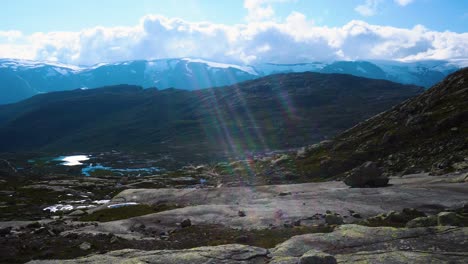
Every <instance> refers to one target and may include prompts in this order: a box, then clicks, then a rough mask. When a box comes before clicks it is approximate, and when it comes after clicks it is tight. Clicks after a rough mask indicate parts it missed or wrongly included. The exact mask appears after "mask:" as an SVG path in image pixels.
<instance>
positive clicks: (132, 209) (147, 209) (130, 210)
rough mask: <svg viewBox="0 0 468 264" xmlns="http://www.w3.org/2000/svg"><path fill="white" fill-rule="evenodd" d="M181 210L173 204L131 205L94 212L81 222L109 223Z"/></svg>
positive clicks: (81, 219)
mask: <svg viewBox="0 0 468 264" xmlns="http://www.w3.org/2000/svg"><path fill="white" fill-rule="evenodd" d="M176 208H179V207H178V206H177V205H172V204H159V205H156V206H150V205H146V204H137V205H129V206H123V207H117V208H107V209H103V210H99V211H96V212H93V213H92V214H89V215H85V216H83V217H81V218H80V221H98V222H109V221H115V220H121V219H127V218H132V217H135V216H141V215H147V214H153V213H158V212H162V211H167V210H172V209H176Z"/></svg>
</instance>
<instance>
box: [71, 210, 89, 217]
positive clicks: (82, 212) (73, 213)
mask: <svg viewBox="0 0 468 264" xmlns="http://www.w3.org/2000/svg"><path fill="white" fill-rule="evenodd" d="M85 214H86V212H85V211H83V210H75V211H73V212H71V213H69V214H68V215H69V216H82V215H85Z"/></svg>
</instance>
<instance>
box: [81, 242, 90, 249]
mask: <svg viewBox="0 0 468 264" xmlns="http://www.w3.org/2000/svg"><path fill="white" fill-rule="evenodd" d="M80 249H81V250H90V249H91V244H90V243H88V242H83V243H81V244H80Z"/></svg>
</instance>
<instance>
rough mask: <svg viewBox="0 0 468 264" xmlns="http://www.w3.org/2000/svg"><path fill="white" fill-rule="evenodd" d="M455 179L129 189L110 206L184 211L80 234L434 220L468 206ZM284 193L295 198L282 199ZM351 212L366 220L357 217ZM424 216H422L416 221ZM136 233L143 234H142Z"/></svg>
mask: <svg viewBox="0 0 468 264" xmlns="http://www.w3.org/2000/svg"><path fill="white" fill-rule="evenodd" d="M453 177H456V176H450V175H447V176H445V177H444V176H438V177H433V176H427V175H424V174H422V175H413V176H407V177H404V178H392V185H391V186H388V187H386V188H372V189H368V188H349V187H347V186H346V185H345V184H343V183H342V182H338V181H334V182H323V183H305V184H293V185H276V186H275V185H270V186H258V187H255V188H251V187H229V188H227V187H226V188H225V187H222V188H207V189H179V190H175V189H133V190H125V191H123V192H121V193H120V194H118V195H117V196H116V197H114V198H113V199H112V201H111V202H110V203H111V204H113V203H122V202H136V203H139V204H147V205H151V206H153V205H157V204H160V203H161V202H165V203H168V204H178V205H179V206H178V208H176V209H173V210H167V211H162V212H158V213H153V214H148V215H144V216H138V217H133V218H130V219H126V220H119V221H113V222H106V223H101V224H99V226H97V227H93V226H89V227H85V228H83V229H81V231H87V232H110V233H115V234H129V233H130V231H129V230H130V229H131V228H132V227H133V226H134V225H136V224H139V223H141V224H144V225H145V226H146V229H147V230H154V231H157V232H161V231H167V230H171V229H174V228H177V227H178V225H177V223H181V222H182V221H183V220H185V219H187V217H190V221H191V224H192V225H195V226H196V225H200V224H202V225H203V224H214V225H222V226H225V227H228V228H242V229H267V228H271V226H277V227H280V226H283V225H284V224H287V223H294V222H299V223H300V225H316V224H325V223H326V222H325V221H326V219H325V217H324V216H325V215H326V211H327V210H329V211H331V212H333V214H337V215H338V214H339V216H341V217H342V221H341V220H340V219H331V218H338V217H333V216H329V217H328V218H329V221H328V223H329V224H341V223H342V222H344V223H345V224H347V223H356V222H358V221H361V220H362V219H365V218H368V217H372V216H375V215H378V214H382V213H388V212H389V211H392V210H394V211H396V212H400V211H402V210H403V209H404V208H414V209H417V210H419V211H421V212H423V213H426V214H428V215H432V214H436V213H438V212H440V211H442V210H444V209H445V208H451V207H458V208H459V207H462V206H463V204H465V203H466V201H467V199H466V197H467V195H468V183H453V182H451V181H452V179H453ZM280 193H291V194H290V195H285V196H281V195H279V194H280ZM100 209H101V208H97V209H96V210H100ZM350 211H352V212H353V214H354V215H355V216H357V215H359V216H360V217H362V218H358V217H353V216H352V215H351V214H350ZM239 212H242V214H239ZM419 216H422V215H416V216H414V217H412V218H415V217H419ZM332 220H336V221H332ZM409 220H411V219H408V220H406V221H409ZM405 223H406V222H405ZM405 223H402V225H403V226H404V224H405ZM132 234H133V235H138V233H137V232H134V233H132ZM142 235H144V234H142Z"/></svg>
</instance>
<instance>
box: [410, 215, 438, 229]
mask: <svg viewBox="0 0 468 264" xmlns="http://www.w3.org/2000/svg"><path fill="white" fill-rule="evenodd" d="M429 226H437V216H427V217H417V218H414V219H413V220H411V221H409V222H408V223H406V227H409V228H414V227H429Z"/></svg>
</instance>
